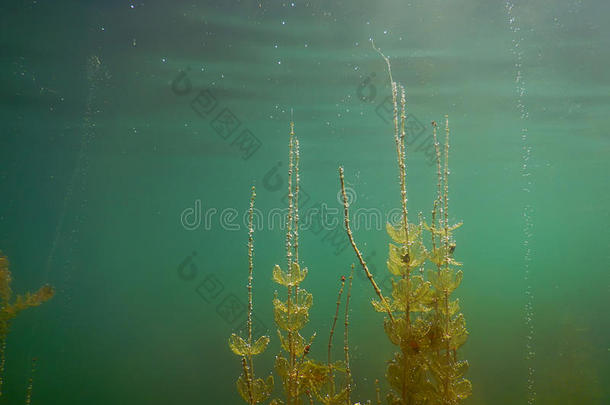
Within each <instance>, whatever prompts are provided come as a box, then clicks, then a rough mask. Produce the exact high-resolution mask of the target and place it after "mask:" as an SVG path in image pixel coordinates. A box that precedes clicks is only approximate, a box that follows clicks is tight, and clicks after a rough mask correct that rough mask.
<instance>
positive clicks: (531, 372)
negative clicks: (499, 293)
mask: <svg viewBox="0 0 610 405" xmlns="http://www.w3.org/2000/svg"><path fill="white" fill-rule="evenodd" d="M513 8H514V3H513V2H511V1H510V0H509V1H507V2H506V3H505V9H506V16H507V19H508V26H509V29H510V31H511V36H512V48H511V50H512V54H513V57H514V60H515V90H516V92H517V109H518V111H519V114H520V119H521V131H520V134H521V148H522V149H521V168H520V172H521V181H522V186H521V190H522V191H523V197H524V204H523V209H522V213H521V214H522V217H523V227H522V232H523V251H524V253H523V271H524V276H523V277H524V281H525V307H524V323H525V333H526V335H525V361H526V364H527V386H526V388H527V390H526V392H527V403H528V405H533V404H534V403H535V402H536V387H535V369H534V361H535V358H536V352H535V350H534V332H535V329H534V294H533V291H532V282H531V268H530V267H531V262H532V248H531V240H532V236H533V234H534V233H533V230H534V223H533V219H532V217H533V213H534V209H533V207H532V205H531V203H530V202H529V201H531V198H530V197H529V193H530V192H531V191H532V173H531V171H530V168H529V162H530V158H531V156H532V147H531V145H530V143H529V138H528V130H527V121H528V118H529V113H528V110H527V106H526V105H525V102H524V100H523V98H524V96H525V94H526V90H525V81H524V79H523V72H522V70H521V69H522V66H523V46H522V43H523V37H522V36H521V28H520V27H519V24H518V22H517V20H516V18H515V15H514V13H513Z"/></svg>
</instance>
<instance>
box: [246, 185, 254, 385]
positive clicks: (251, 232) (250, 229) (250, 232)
mask: <svg viewBox="0 0 610 405" xmlns="http://www.w3.org/2000/svg"><path fill="white" fill-rule="evenodd" d="M255 198H256V188H255V187H254V186H252V195H251V196H250V209H249V210H248V321H247V322H248V345H250V347H252V311H253V303H252V281H253V278H254V277H253V273H254V226H253V223H254V200H255ZM248 362H249V364H250V372H251V373H252V375H254V364H253V361H252V355H249V356H248Z"/></svg>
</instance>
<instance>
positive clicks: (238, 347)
mask: <svg viewBox="0 0 610 405" xmlns="http://www.w3.org/2000/svg"><path fill="white" fill-rule="evenodd" d="M255 198H256V189H255V188H254V186H253V187H252V195H251V197H250V210H249V211H248V319H247V323H246V325H247V326H246V327H247V336H246V337H245V338H244V337H241V336H239V335H237V334H236V333H233V334H232V335H231V337H230V338H229V347H230V348H231V350H232V351H233V353H235V354H236V355H238V356H240V357H241V365H242V374H241V375H240V376H239V378H238V379H237V383H236V384H237V391H238V392H239V394H240V395H241V397H242V398H243V399H244V401H246V402H247V403H248V404H250V405H254V404H258V403H260V402H263V401H265V400H267V398H269V396H270V395H271V391H272V390H273V376H272V375H269V377H267V379H266V380H263V379H262V378H256V377H255V374H254V362H253V360H252V358H253V357H254V356H256V355H259V354H261V353H263V352H264V351H265V350H266V349H267V345H268V344H269V336H261V337H259V338H258V339H257V340H256V341H255V342H253V341H252V307H253V304H252V280H253V278H254V276H253V272H254V258H253V255H254V239H253V234H254V227H253V216H254V199H255Z"/></svg>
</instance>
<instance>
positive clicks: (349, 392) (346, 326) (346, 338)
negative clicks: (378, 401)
mask: <svg viewBox="0 0 610 405" xmlns="http://www.w3.org/2000/svg"><path fill="white" fill-rule="evenodd" d="M353 280H354V263H352V270H351V272H350V275H349V284H348V286H347V298H346V299H345V324H344V330H343V351H344V352H345V385H346V386H347V398H346V399H345V401H346V404H347V405H351V403H352V399H351V396H352V370H351V368H350V365H349V300H350V297H351V296H352V281H353Z"/></svg>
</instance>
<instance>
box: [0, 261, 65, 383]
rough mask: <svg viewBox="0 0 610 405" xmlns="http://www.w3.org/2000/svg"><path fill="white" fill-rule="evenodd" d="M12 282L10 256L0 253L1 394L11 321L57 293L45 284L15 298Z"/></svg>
mask: <svg viewBox="0 0 610 405" xmlns="http://www.w3.org/2000/svg"><path fill="white" fill-rule="evenodd" d="M11 282H12V277H11V271H10V270H9V261H8V258H7V257H6V256H4V255H3V254H2V253H0V395H2V385H3V383H4V378H3V375H4V365H5V360H6V359H5V350H6V338H7V336H8V332H9V330H10V325H11V321H12V320H13V319H14V318H15V317H16V316H17V315H18V314H19V313H20V312H21V311H23V310H24V309H27V308H30V307H36V306H38V305H40V304H42V303H43V302H46V301H48V300H50V299H51V298H53V295H54V294H55V289H54V288H53V287H51V286H50V285H48V284H45V285H43V286H42V287H40V288H39V289H38V291H36V292H34V293H31V292H26V293H25V294H22V295H21V294H20V295H17V297H16V298H15V299H14V300H13V290H12V289H11Z"/></svg>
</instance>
